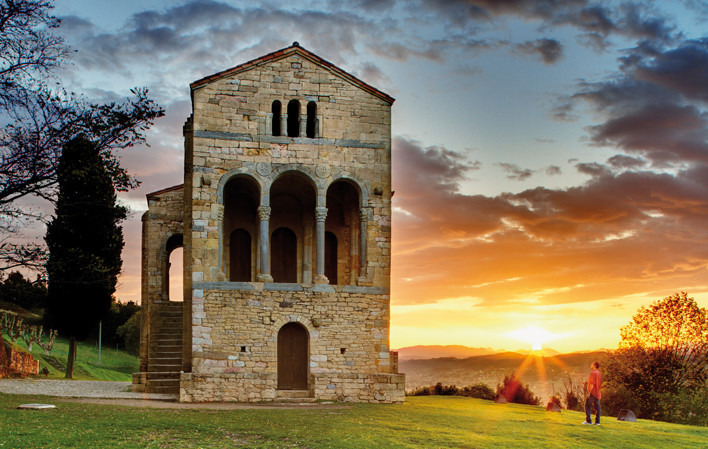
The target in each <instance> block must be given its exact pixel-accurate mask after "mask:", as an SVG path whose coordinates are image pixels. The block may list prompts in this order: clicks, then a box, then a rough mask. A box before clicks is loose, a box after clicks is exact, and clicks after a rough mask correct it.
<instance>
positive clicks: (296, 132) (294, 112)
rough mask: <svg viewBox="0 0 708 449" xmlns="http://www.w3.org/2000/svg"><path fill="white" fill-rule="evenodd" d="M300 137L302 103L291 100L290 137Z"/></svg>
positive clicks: (289, 104) (289, 109) (289, 114)
mask: <svg viewBox="0 0 708 449" xmlns="http://www.w3.org/2000/svg"><path fill="white" fill-rule="evenodd" d="M299 136H300V102H299V101H297V100H290V102H289V103H288V137H299Z"/></svg>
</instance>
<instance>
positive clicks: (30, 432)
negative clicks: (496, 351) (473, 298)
mask: <svg viewBox="0 0 708 449" xmlns="http://www.w3.org/2000/svg"><path fill="white" fill-rule="evenodd" d="M28 402H45V403H46V402H49V403H53V404H56V405H57V406H58V408H57V409H55V410H46V411H21V410H16V409H15V407H16V406H17V405H18V404H21V403H28ZM582 420H583V415H582V414H580V413H578V412H567V411H563V413H548V412H545V411H543V409H541V408H539V407H531V406H524V405H516V404H506V405H501V404H495V403H493V402H490V401H482V400H478V399H468V398H458V397H412V398H408V399H407V400H406V403H405V404H402V405H369V404H358V405H353V406H351V407H346V408H338V409H332V408H330V409H319V410H313V409H308V410H302V409H289V410H283V409H280V410H278V409H256V410H253V409H249V410H232V411H205V410H157V409H146V408H143V409H140V408H131V407H120V406H101V405H93V404H78V403H69V402H61V401H60V400H49V401H48V399H47V398H46V397H29V396H8V395H1V394H0V447H12V448H17V447H33V448H44V447H61V448H65V449H66V448H88V447H102V448H118V447H121V448H186V449H189V448H224V447H249V448H281V447H297V448H311V449H315V448H352V449H353V448H356V449H362V448H377V449H381V448H398V447H401V448H495V449H497V448H524V449H529V448H533V447H543V448H568V447H572V448H585V447H587V448H597V447H612V448H633V449H634V448H636V449H639V448H656V447H661V448H691V447H696V448H699V447H702V448H705V447H708V429H706V428H699V427H691V426H680V425H675V424H666V423H659V422H652V421H643V420H642V421H639V422H637V423H623V422H618V421H616V420H611V419H608V420H605V422H604V423H603V425H602V426H600V427H597V426H582V425H580V422H581V421H582Z"/></svg>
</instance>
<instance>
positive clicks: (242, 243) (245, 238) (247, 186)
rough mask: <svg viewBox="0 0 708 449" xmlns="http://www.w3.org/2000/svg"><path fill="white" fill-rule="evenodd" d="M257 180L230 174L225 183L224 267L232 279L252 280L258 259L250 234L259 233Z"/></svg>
mask: <svg viewBox="0 0 708 449" xmlns="http://www.w3.org/2000/svg"><path fill="white" fill-rule="evenodd" d="M259 204H260V191H259V187H258V183H257V182H256V181H255V180H254V179H253V178H251V177H250V176H246V175H239V176H236V177H233V178H231V179H230V180H229V181H228V182H227V183H226V185H225V186H224V219H223V223H222V228H223V234H222V239H223V270H224V274H225V275H226V276H228V280H229V281H231V282H251V280H252V268H251V267H254V266H255V263H256V259H255V257H254V254H253V253H254V252H253V251H252V250H251V247H252V246H251V245H252V244H251V241H252V239H251V236H258V226H259V221H258V213H257V211H258V206H259Z"/></svg>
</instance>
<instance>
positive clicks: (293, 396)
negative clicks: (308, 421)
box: [273, 390, 316, 404]
mask: <svg viewBox="0 0 708 449" xmlns="http://www.w3.org/2000/svg"><path fill="white" fill-rule="evenodd" d="M315 400H316V399H315V398H313V397H312V396H311V395H310V392H309V391H308V390H278V391H277V396H276V398H275V401H273V402H281V403H287V404H305V403H311V402H315Z"/></svg>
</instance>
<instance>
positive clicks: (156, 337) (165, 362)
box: [145, 302, 182, 394]
mask: <svg viewBox="0 0 708 449" xmlns="http://www.w3.org/2000/svg"><path fill="white" fill-rule="evenodd" d="M155 306H157V304H155V305H154V306H153V307H155ZM152 319H153V323H152V327H153V333H152V337H151V339H150V347H149V348H148V371H147V379H146V385H145V387H146V388H145V391H146V392H148V393H161V394H179V379H180V372H181V371H182V303H181V302H168V303H162V304H159V306H158V307H155V310H154V311H153V317H152Z"/></svg>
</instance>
